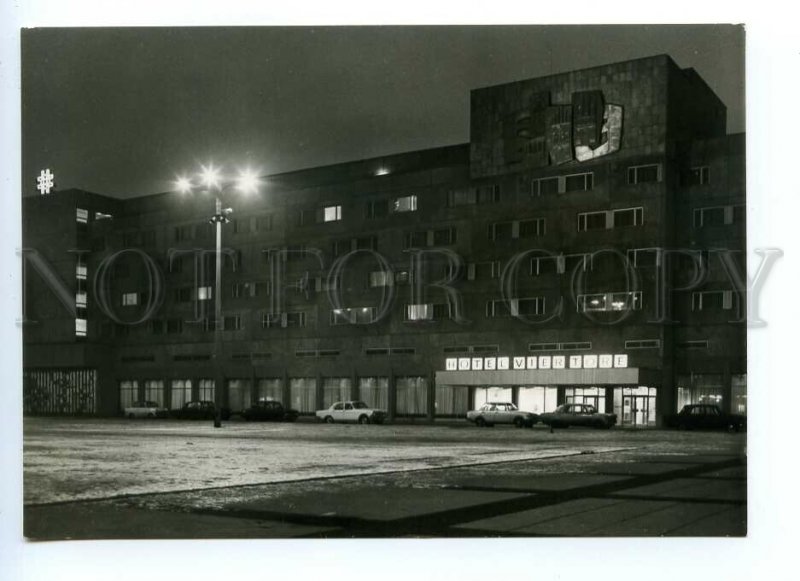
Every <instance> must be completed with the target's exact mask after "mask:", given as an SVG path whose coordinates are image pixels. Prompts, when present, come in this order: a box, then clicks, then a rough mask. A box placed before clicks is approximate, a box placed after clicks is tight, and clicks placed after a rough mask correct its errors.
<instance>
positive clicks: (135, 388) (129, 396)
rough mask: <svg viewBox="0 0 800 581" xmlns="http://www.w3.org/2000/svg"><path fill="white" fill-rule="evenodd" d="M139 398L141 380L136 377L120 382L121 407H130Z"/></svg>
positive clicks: (121, 408)
mask: <svg viewBox="0 0 800 581" xmlns="http://www.w3.org/2000/svg"><path fill="white" fill-rule="evenodd" d="M138 399H139V382H138V381H136V380H135V379H123V380H122V381H120V382H119V409H120V410H123V409H124V408H127V407H130V406H131V405H133V402H135V401H138Z"/></svg>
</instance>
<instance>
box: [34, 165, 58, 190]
mask: <svg viewBox="0 0 800 581" xmlns="http://www.w3.org/2000/svg"><path fill="white" fill-rule="evenodd" d="M55 177H56V176H54V175H53V173H52V172H51V171H50V170H49V169H43V170H42V171H41V173H40V174H39V177H37V178H36V183H37V184H38V185H37V186H36V189H37V190H39V193H40V194H41V195H43V196H45V195H47V194H49V193H50V190H52V189H53V184H54V183H55V182H54V180H55Z"/></svg>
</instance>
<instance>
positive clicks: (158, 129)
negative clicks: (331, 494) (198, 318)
mask: <svg viewBox="0 0 800 581" xmlns="http://www.w3.org/2000/svg"><path fill="white" fill-rule="evenodd" d="M659 53H667V54H669V55H670V56H672V58H673V59H674V60H675V61H676V62H677V63H678V65H679V66H681V67H694V68H695V69H697V71H698V72H699V73H700V75H701V76H702V77H703V78H705V80H706V81H707V82H708V84H709V85H710V86H711V88H712V89H713V90H714V91H715V92H716V93H717V95H718V96H719V97H720V98H721V99H722V100H723V102H724V103H725V104H726V105H727V106H728V131H729V132H739V131H743V130H744V31H743V28H741V27H738V26H727V25H724V26H710V25H681V26H641V25H637V26H629V27H623V26H547V27H542V26H505V27H502V26H487V27H475V26H472V27H469V26H449V27H441V26H435V27H434V26H412V27H388V26H386V27H380V26H378V27H361V28H356V27H317V28H311V27H299V28H296V27H295V28H287V27H281V28H125V29H120V28H118V29H96V28H95V29H90V28H77V29H56V28H51V29H31V30H25V31H23V35H22V77H23V85H22V103H23V110H22V115H23V128H22V135H23V176H22V183H23V190H24V191H23V193H24V194H25V195H33V194H36V190H35V186H36V176H37V175H38V173H39V171H40V170H41V169H42V168H44V167H49V168H50V169H52V170H53V172H54V173H55V174H56V183H57V187H58V188H60V189H66V188H70V187H78V188H82V189H86V190H90V191H94V192H98V193H103V194H108V195H114V196H118V197H129V196H138V195H145V194H152V193H156V192H162V191H167V190H170V189H173V185H172V181H173V179H174V178H175V175H176V174H179V173H188V172H192V171H194V170H196V169H197V168H198V167H199V164H200V163H206V162H208V161H209V160H213V161H214V162H215V163H216V164H218V165H223V166H225V167H226V168H229V169H230V170H234V169H235V168H237V167H239V166H244V165H251V166H253V167H254V168H260V169H261V171H262V173H264V174H273V173H280V172H285V171H291V170H294V169H301V168H304V167H313V166H318V165H325V164H330V163H336V162H340V161H348V160H354V159H361V158H366V157H374V156H379V155H384V154H389V153H399V152H403V151H409V150H414V149H424V148H429V147H436V146H441V145H450V144H455V143H465V142H466V141H468V139H469V91H470V89H474V88H478V87H482V86H486V85H493V84H500V83H506V82H510V81H515V80H519V79H524V78H531V77H536V76H541V75H547V74H550V73H558V72H563V71H569V70H572V69H578V68H584V67H589V66H594V65H600V64H604V63H611V62H616V61H621V60H626V59H631V58H639V57H643V56H649V55H653V54H659Z"/></svg>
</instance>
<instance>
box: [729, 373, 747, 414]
mask: <svg viewBox="0 0 800 581" xmlns="http://www.w3.org/2000/svg"><path fill="white" fill-rule="evenodd" d="M731 413H734V414H742V415H744V414H746V413H747V374H746V373H745V374H742V375H731Z"/></svg>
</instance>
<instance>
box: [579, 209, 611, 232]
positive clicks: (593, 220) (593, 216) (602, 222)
mask: <svg viewBox="0 0 800 581" xmlns="http://www.w3.org/2000/svg"><path fill="white" fill-rule="evenodd" d="M605 227H606V212H591V213H587V214H578V231H579V232H586V231H588V230H605Z"/></svg>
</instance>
